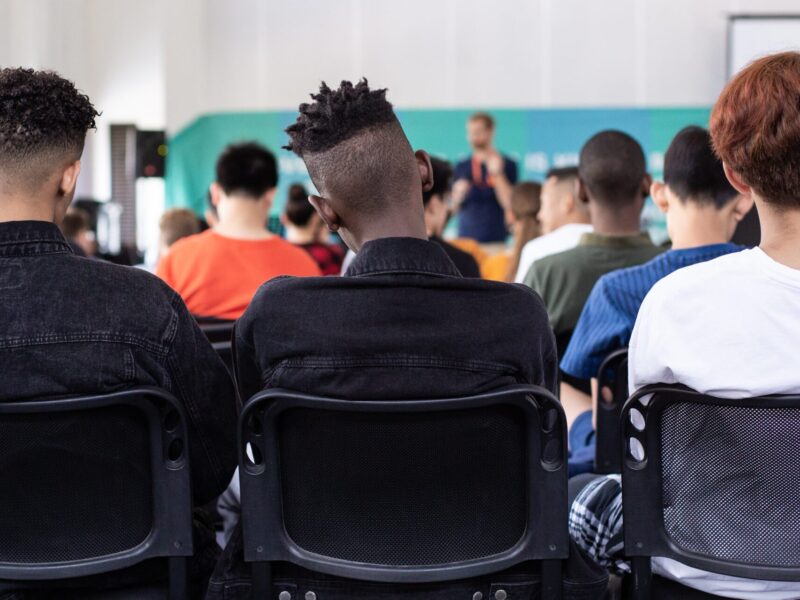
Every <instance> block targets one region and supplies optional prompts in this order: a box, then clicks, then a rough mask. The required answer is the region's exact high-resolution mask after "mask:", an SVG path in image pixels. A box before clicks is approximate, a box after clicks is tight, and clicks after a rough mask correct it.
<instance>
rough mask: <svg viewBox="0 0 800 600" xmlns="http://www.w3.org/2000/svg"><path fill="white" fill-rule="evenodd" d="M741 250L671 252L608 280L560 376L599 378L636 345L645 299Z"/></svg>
mask: <svg viewBox="0 0 800 600" xmlns="http://www.w3.org/2000/svg"><path fill="white" fill-rule="evenodd" d="M739 250H742V247H741V246H737V245H736V244H712V245H710V246H700V247H698V248H686V249H684V250H669V251H667V252H665V253H663V254H660V255H659V256H657V257H655V258H654V259H652V260H651V261H649V262H646V263H644V264H643V265H639V266H636V267H630V268H627V269H620V270H618V271H613V272H611V273H608V274H606V275H603V276H602V277H601V278H600V279H599V280H598V281H597V283H596V284H595V286H594V288H592V293H591V294H590V295H589V299H588V300H587V301H586V304H585V305H584V307H583V311H582V312H581V316H580V318H579V319H578V324H577V326H576V327H575V332H574V333H573V334H572V339H571V341H570V343H569V346H568V347H567V351H566V352H565V353H564V357H563V358H562V359H561V370H562V371H563V372H564V373H567V374H568V375H571V376H573V377H577V378H578V379H591V378H592V377H597V371H598V369H599V368H600V364H601V363H602V362H603V359H605V357H606V356H608V355H609V354H610V353H611V352H613V351H614V350H619V349H620V348H625V347H627V345H628V342H629V341H630V339H631V332H632V331H633V325H634V323H635V322H636V315H637V314H638V313H639V307H640V306H641V305H642V302H643V301H644V297H645V296H646V295H647V293H648V292H649V291H650V288H652V287H653V286H654V285H655V284H656V282H657V281H658V280H659V279H663V278H664V277H666V276H667V275H669V274H670V273H672V272H673V271H677V270H678V269H680V268H682V267H688V266H689V265H693V264H696V263H700V262H705V261H707V260H712V259H714V258H719V257H720V256H723V255H725V254H730V253H731V252H738V251H739Z"/></svg>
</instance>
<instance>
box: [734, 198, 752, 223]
mask: <svg viewBox="0 0 800 600" xmlns="http://www.w3.org/2000/svg"><path fill="white" fill-rule="evenodd" d="M752 208H753V195H752V194H739V195H738V196H737V197H736V200H734V203H733V218H734V219H736V222H737V223H738V222H739V221H741V220H742V219H744V218H745V217H746V216H747V213H749V212H750V209H752Z"/></svg>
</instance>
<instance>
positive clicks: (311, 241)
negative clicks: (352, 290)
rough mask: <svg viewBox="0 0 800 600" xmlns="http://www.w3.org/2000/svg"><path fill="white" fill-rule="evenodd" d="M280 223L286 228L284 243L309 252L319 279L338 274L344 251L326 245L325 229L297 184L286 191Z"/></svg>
mask: <svg viewBox="0 0 800 600" xmlns="http://www.w3.org/2000/svg"><path fill="white" fill-rule="evenodd" d="M281 222H282V223H283V226H284V227H285V228H286V240H287V241H289V242H291V243H292V244H294V245H295V246H298V247H300V248H302V249H303V250H305V251H306V252H308V254H309V255H310V256H311V258H313V259H314V261H315V262H316V263H317V265H318V266H319V269H320V272H321V273H322V275H338V274H339V273H340V272H341V270H342V261H344V249H343V248H342V247H341V246H340V245H339V244H330V243H328V237H329V236H328V229H327V228H326V227H325V223H323V222H322V219H320V218H319V215H318V214H317V211H315V210H314V207H313V206H311V203H310V202H309V201H308V192H307V191H306V188H304V187H303V186H302V185H300V184H299V183H295V184H294V185H292V186H290V187H289V196H288V198H287V199H286V207H285V208H284V211H283V216H282V218H281Z"/></svg>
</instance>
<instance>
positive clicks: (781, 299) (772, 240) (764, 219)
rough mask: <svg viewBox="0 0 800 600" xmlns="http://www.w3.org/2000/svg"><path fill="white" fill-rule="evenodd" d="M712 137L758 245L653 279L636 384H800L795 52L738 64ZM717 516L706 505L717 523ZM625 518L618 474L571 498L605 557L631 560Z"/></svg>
mask: <svg viewBox="0 0 800 600" xmlns="http://www.w3.org/2000/svg"><path fill="white" fill-rule="evenodd" d="M711 137H712V139H713V142H714V149H715V151H716V152H717V154H718V155H719V157H720V159H721V160H722V163H723V165H724V168H725V174H726V175H727V177H728V180H729V181H730V182H731V184H732V185H733V187H734V188H736V190H737V191H738V192H739V193H740V194H742V195H744V196H747V197H750V198H752V199H753V200H754V201H755V205H756V207H757V209H758V214H759V216H760V219H761V246H760V247H758V248H754V249H751V250H742V251H741V252H735V253H731V254H728V255H726V256H723V257H721V258H717V259H715V260H711V261H708V262H703V263H700V264H697V265H692V266H689V267H685V268H682V269H680V270H678V271H677V272H675V273H673V274H671V275H669V276H667V277H665V278H664V279H662V280H661V281H659V282H658V283H656V284H655V286H653V289H652V290H651V291H650V293H649V294H648V295H647V297H646V298H645V300H644V302H643V304H642V307H641V310H640V311H639V316H638V318H637V320H636V325H635V327H634V329H633V334H632V336H631V342H630V353H629V356H630V390H631V391H632V392H633V391H635V390H636V389H638V388H641V387H642V386H645V385H648V384H653V383H666V384H672V383H681V384H684V385H687V386H689V387H690V388H693V389H695V390H697V391H699V392H701V393H705V394H711V395H714V396H719V397H724V398H747V397H754V396H763V395H769V394H798V393H800V370H798V368H797V351H796V348H795V346H794V342H795V340H796V339H797V337H798V335H800V54H799V53H797V52H785V53H781V54H775V55H772V56H767V57H765V58H761V59H759V60H757V61H755V62H753V63H751V64H750V65H749V66H747V67H745V69H744V70H742V71H741V72H740V73H739V74H738V75H736V76H735V77H734V78H733V79H732V80H731V81H730V82H729V83H728V85H727V86H726V87H725V89H724V90H723V91H722V94H721V95H720V97H719V99H718V100H717V103H716V105H715V106H714V109H713V111H712V113H711ZM745 141H746V142H747V143H744V142H745ZM732 458H734V459H735V457H732ZM709 484H713V485H725V486H731V490H732V494H733V495H736V494H741V493H746V494H757V493H758V492H757V490H755V489H754V488H753V486H752V485H750V486H749V487H748V486H747V485H744V487H743V483H742V482H739V481H729V482H721V481H716V482H714V483H711V482H709ZM764 500H765V501H766V502H767V504H768V503H769V499H767V498H764ZM728 512H729V513H730V514H729V516H731V517H735V518H741V519H743V520H746V519H751V518H753V517H752V515H750V514H743V515H738V516H736V515H733V513H731V512H730V511H728ZM715 516H716V515H713V514H710V515H707V518H708V519H709V521H710V522H711V523H712V524H713V522H714V519H715ZM622 527H623V523H622V497H621V488H620V478H619V476H617V475H612V476H608V477H599V478H597V479H596V480H594V481H592V482H591V483H589V484H588V485H587V486H586V487H585V488H584V489H583V490H582V491H581V492H580V493H579V494H578V496H577V499H576V500H575V502H574V504H573V505H572V513H571V515H570V534H571V536H572V537H573V538H574V540H575V541H576V542H577V543H578V544H579V545H580V546H581V547H583V548H584V549H586V550H587V552H589V553H590V554H591V555H592V556H593V557H594V558H595V559H596V560H597V561H599V562H600V563H601V564H603V565H606V566H611V565H612V564H615V563H616V564H619V565H620V566H622V567H625V565H624V563H622V562H621V561H622V559H623V555H624V548H623V535H622ZM598 531H600V532H602V535H601V536H598V535H597V532H598ZM617 561H620V562H617ZM652 563H653V572H654V573H655V574H657V575H661V576H663V577H666V578H669V579H672V580H675V581H679V582H680V583H681V584H683V585H684V586H688V587H690V588H694V589H696V590H701V591H703V592H706V593H709V594H716V595H719V596H724V597H726V598H746V599H751V598H770V599H772V600H788V599H790V598H800V583H798V582H788V581H785V582H778V581H756V580H749V579H742V578H738V577H730V576H726V575H720V574H716V573H707V572H704V571H700V570H698V569H694V568H691V567H688V566H686V565H683V564H681V563H679V562H676V561H674V560H668V559H665V558H653V561H652Z"/></svg>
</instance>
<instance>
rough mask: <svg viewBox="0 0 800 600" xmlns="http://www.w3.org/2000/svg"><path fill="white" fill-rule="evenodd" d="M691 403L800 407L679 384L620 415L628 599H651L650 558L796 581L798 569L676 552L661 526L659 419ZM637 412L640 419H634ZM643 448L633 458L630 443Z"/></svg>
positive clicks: (799, 399) (784, 399)
mask: <svg viewBox="0 0 800 600" xmlns="http://www.w3.org/2000/svg"><path fill="white" fill-rule="evenodd" d="M675 402H690V403H697V404H707V405H715V406H736V407H747V408H800V395H792V396H766V397H760V398H745V399H735V400H731V399H721V398H715V397H713V396H706V395H703V394H700V393H699V392H696V391H694V390H692V389H690V388H688V387H685V386H682V385H660V384H657V385H650V386H646V387H643V388H641V389H640V390H637V391H636V393H635V394H633V395H632V396H631V398H630V399H629V400H628V402H627V403H626V404H625V407H624V408H623V411H622V419H621V428H622V432H623V435H624V438H623V445H624V447H625V455H624V461H623V470H622V496H623V515H624V520H623V522H624V537H625V555H626V556H627V557H629V558H630V559H631V563H632V564H631V567H632V573H631V594H632V597H633V598H635V599H637V600H644V599H646V598H650V597H651V594H652V589H651V580H652V573H651V564H650V559H651V557H653V556H659V557H666V558H671V559H674V560H676V561H679V562H681V563H684V564H686V565H688V566H690V567H694V568H696V569H701V570H704V571H710V572H713V573H720V574H722V575H729V576H732V577H743V578H748V579H760V580H768V581H800V569H797V568H791V567H783V566H764V565H751V564H743V563H739V562H733V561H726V560H719V559H716V558H712V557H708V556H703V555H700V554H697V553H694V552H690V551H687V550H684V549H682V548H680V547H679V546H678V545H676V544H675V543H674V542H673V541H672V539H671V538H670V537H669V535H668V533H667V532H666V529H665V527H664V519H663V506H662V504H663V502H662V493H663V492H662V477H661V466H662V463H661V439H660V432H661V428H660V417H661V414H662V413H663V411H664V409H665V408H666V407H667V406H668V405H669V404H671V403H675ZM637 413H638V414H637ZM632 439H635V440H637V441H638V443H639V444H641V446H642V449H643V451H644V454H643V455H642V456H641V457H639V458H637V457H635V455H634V451H633V450H632V449H631V440H632Z"/></svg>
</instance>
